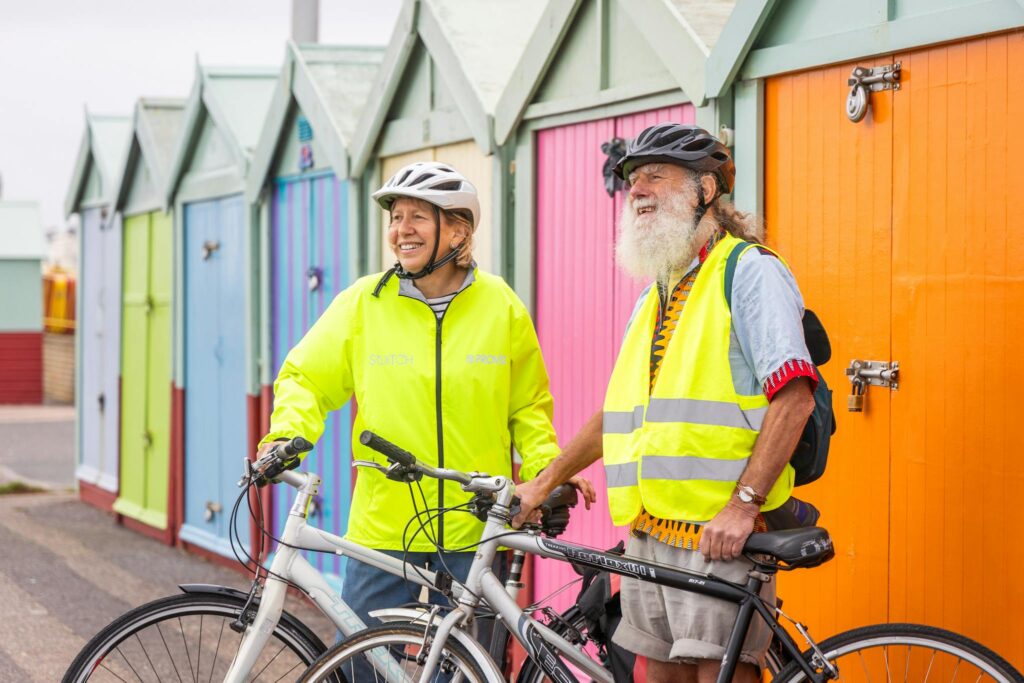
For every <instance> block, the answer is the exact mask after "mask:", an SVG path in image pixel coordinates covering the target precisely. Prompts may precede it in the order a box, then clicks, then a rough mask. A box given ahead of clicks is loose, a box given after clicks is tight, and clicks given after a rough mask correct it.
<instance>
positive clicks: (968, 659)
mask: <svg viewBox="0 0 1024 683" xmlns="http://www.w3.org/2000/svg"><path fill="white" fill-rule="evenodd" d="M818 647H819V648H820V649H821V651H822V652H823V653H824V655H825V658H826V659H827V660H828V661H829V662H831V663H832V664H833V665H835V666H836V667H837V668H838V669H839V677H838V680H840V681H888V682H890V683H892V682H894V681H905V682H906V681H935V683H939V682H940V681H972V682H979V681H998V682H999V683H1024V677H1022V676H1021V674H1020V672H1018V671H1017V670H1016V669H1014V668H1013V667H1012V666H1011V665H1010V663H1009V662H1007V661H1006V660H1005V659H1003V658H1002V657H1000V656H999V655H997V654H996V653H995V652H993V651H992V650H990V649H988V648H987V647H985V646H984V645H982V644H981V643H977V642H975V641H973V640H971V639H970V638H967V637H964V636H962V635H960V634H958V633H953V632H952V631H946V630H944V629H941V628H935V627H933V626H921V625H918V624H879V625H877V626H865V627H863V628H857V629H853V630H852V631H846V632H845V633H840V634H839V635H837V636H833V637H831V638H829V639H828V640H826V641H824V642H822V643H821V644H820V645H819V646H818ZM812 654H813V653H811V652H810V651H808V652H806V653H804V657H805V659H806V660H807V661H812V659H811V657H812ZM816 668H817V669H818V670H819V671H820V667H816ZM774 680H775V681H786V682H787V683H790V682H797V681H806V680H807V676H806V674H805V673H804V672H803V670H802V669H801V668H800V665H799V662H790V663H789V664H788V665H787V666H786V668H785V669H783V670H782V671H781V672H779V675H778V676H777V677H776V678H775V679H774Z"/></svg>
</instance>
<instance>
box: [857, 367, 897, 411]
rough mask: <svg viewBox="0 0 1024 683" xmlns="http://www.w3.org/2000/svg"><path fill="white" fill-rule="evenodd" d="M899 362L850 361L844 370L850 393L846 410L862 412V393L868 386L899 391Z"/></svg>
mask: <svg viewBox="0 0 1024 683" xmlns="http://www.w3.org/2000/svg"><path fill="white" fill-rule="evenodd" d="M899 374H900V363H899V361H892V362H886V361H881V360H852V361H850V366H849V367H848V368H846V376H847V377H849V378H850V385H851V391H850V395H849V397H848V398H847V403H846V408H847V410H849V411H850V412H851V413H861V412H864V392H865V391H866V390H867V388H868V387H869V386H874V387H888V388H889V389H892V390H894V391H895V390H896V389H899V387H900V384H899V382H898V380H899Z"/></svg>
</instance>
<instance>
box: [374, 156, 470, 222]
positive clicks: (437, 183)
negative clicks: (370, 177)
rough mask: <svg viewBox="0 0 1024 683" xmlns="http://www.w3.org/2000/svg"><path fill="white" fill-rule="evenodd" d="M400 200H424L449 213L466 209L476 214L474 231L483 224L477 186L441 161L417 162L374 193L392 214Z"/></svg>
mask: <svg viewBox="0 0 1024 683" xmlns="http://www.w3.org/2000/svg"><path fill="white" fill-rule="evenodd" d="M399 197H413V198H415V199H422V200H423V201H425V202H429V203H431V204H433V205H434V206H436V207H438V208H441V209H445V210H447V211H455V210H459V209H462V210H464V211H468V212H469V213H470V214H472V216H473V228H474V229H475V228H476V226H477V225H478V224H479V223H480V199H479V198H478V197H477V194H476V188H475V187H474V186H473V183H471V182H469V181H468V180H466V177H465V176H464V175H462V174H461V173H459V172H458V171H456V170H455V169H454V168H452V167H451V166H449V165H448V164H442V163H441V162H439V161H417V162H415V163H412V164H409V165H408V166H404V167H402V168H401V169H400V170H399V171H398V173H396V174H395V175H393V176H391V177H390V178H389V179H388V181H387V182H386V183H384V186H383V187H381V188H380V189H379V190H377V191H376V192H374V193H373V198H374V199H375V200H377V203H378V204H380V206H381V208H383V209H384V210H385V211H390V210H391V205H392V204H394V203H395V200H396V199H398V198H399Z"/></svg>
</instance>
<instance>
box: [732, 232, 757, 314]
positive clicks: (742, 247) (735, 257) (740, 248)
mask: <svg viewBox="0 0 1024 683" xmlns="http://www.w3.org/2000/svg"><path fill="white" fill-rule="evenodd" d="M753 246H757V245H755V244H753V243H751V242H740V243H739V244H737V245H736V246H735V247H733V248H732V251H730V252H729V256H728V258H726V260H725V305H726V306H728V307H729V308H730V309H732V280H733V278H734V277H735V276H736V264H737V263H738V262H739V260H740V256H741V255H742V254H743V252H745V251H746V250H747V249H748V248H749V247H753Z"/></svg>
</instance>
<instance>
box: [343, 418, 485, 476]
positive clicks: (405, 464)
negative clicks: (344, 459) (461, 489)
mask: <svg viewBox="0 0 1024 683" xmlns="http://www.w3.org/2000/svg"><path fill="white" fill-rule="evenodd" d="M359 443H361V444H363V445H364V446H366V447H367V448H372V449H373V450H375V451H377V452H378V453H380V454H381V455H383V456H384V457H385V458H387V459H388V460H389V461H390V462H392V463H395V465H396V466H397V467H399V468H401V470H402V471H399V472H397V473H395V475H396V476H397V478H399V479H401V475H402V474H403V471H404V472H406V473H410V474H414V473H420V474H424V475H426V476H428V477H431V478H433V479H447V480H449V481H455V482H458V483H460V484H463V485H468V484H470V483H471V482H473V480H474V479H479V478H480V477H479V476H478V477H474V476H472V475H470V474H466V473H465V472H460V471H458V470H451V469H448V468H446V467H431V466H430V465H424V464H423V463H421V462H419V461H417V460H416V456H414V455H413V454H412V453H410V452H409V451H407V450H405V449H403V448H400V447H398V446H396V445H395V444H393V443H391V442H390V441H388V440H387V439H385V438H383V437H381V436H378V435H376V434H374V433H373V432H371V431H370V430H368V429H367V430H364V431H363V433H362V434H360V435H359ZM484 476H486V475H484ZM388 477H389V478H395V477H392V474H389V475H388Z"/></svg>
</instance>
